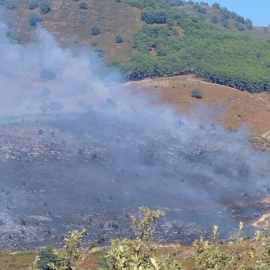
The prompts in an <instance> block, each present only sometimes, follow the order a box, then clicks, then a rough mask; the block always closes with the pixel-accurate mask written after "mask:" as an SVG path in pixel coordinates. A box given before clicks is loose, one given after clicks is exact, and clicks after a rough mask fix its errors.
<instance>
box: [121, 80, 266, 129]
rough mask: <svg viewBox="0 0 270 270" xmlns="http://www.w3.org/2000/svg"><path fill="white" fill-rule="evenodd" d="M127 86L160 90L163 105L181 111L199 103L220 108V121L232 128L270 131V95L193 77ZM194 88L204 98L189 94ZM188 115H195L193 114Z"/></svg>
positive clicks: (133, 83)
mask: <svg viewBox="0 0 270 270" xmlns="http://www.w3.org/2000/svg"><path fill="white" fill-rule="evenodd" d="M126 86H128V87H134V88H135V89H137V91H160V92H161V93H162V95H163V103H164V104H175V105H177V108H178V110H179V111H181V112H188V111H189V109H190V108H191V107H192V106H195V107H196V106H198V105H199V104H207V105H211V106H218V108H217V109H215V110H214V112H215V113H216V114H217V118H218V121H219V122H220V123H221V124H222V125H224V126H226V127H230V128H232V129H237V128H238V127H239V126H240V125H242V124H244V123H247V124H248V125H249V126H250V129H251V131H253V132H255V133H256V134H263V133H265V132H267V131H269V130H270V95H269V94H267V93H261V94H250V93H248V92H242V91H239V90H236V89H233V88H230V87H226V86H222V85H217V84H212V83H208V82H205V81H203V80H201V79H198V78H196V77H194V76H175V77H164V78H158V79H153V80H143V81H140V82H129V83H127V84H126ZM194 88H198V89H200V90H201V91H202V93H203V97H204V98H203V99H201V100H198V99H194V98H192V97H191V93H190V92H191V90H192V89H194ZM191 111H192V110H191ZM188 114H189V115H190V116H193V115H194V114H192V113H190V112H189V113H188ZM195 116H196V115H195ZM197 116H198V115H197Z"/></svg>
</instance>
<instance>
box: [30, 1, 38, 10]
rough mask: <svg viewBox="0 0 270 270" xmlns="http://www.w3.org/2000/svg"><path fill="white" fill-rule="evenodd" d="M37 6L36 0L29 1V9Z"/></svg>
mask: <svg viewBox="0 0 270 270" xmlns="http://www.w3.org/2000/svg"><path fill="white" fill-rule="evenodd" d="M37 7H38V2H36V1H33V2H30V3H29V5H28V8H29V9H35V8H37Z"/></svg>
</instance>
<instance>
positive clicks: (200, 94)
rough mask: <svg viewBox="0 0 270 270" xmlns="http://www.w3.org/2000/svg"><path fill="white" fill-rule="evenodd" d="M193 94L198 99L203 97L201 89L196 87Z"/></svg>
mask: <svg viewBox="0 0 270 270" xmlns="http://www.w3.org/2000/svg"><path fill="white" fill-rule="evenodd" d="M191 96H192V97H193V98H197V99H202V98H203V93H202V91H201V90H200V89H197V88H194V89H192V91H191Z"/></svg>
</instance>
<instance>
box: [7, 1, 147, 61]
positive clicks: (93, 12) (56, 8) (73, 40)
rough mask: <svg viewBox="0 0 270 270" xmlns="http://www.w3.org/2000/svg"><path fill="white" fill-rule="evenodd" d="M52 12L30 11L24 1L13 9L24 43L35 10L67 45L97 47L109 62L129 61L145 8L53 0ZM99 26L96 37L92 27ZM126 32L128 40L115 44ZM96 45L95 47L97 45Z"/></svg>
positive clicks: (52, 31) (107, 2) (106, 3)
mask: <svg viewBox="0 0 270 270" xmlns="http://www.w3.org/2000/svg"><path fill="white" fill-rule="evenodd" d="M50 2H51V12H49V13H48V14H46V15H42V14H41V13H40V10H39V8H37V9H35V10H29V8H28V1H22V2H21V4H20V5H19V7H18V8H17V10H15V11H12V12H13V17H14V21H15V26H16V29H17V30H16V34H17V35H18V36H19V38H20V39H21V41H22V43H27V42H29V41H30V40H31V36H32V35H33V31H34V29H35V27H31V26H30V25H29V16H30V14H31V13H36V14H39V15H40V16H41V17H42V18H43V26H44V27H45V28H46V29H48V30H49V32H51V33H52V34H53V35H54V36H56V38H57V40H58V41H59V42H60V43H61V44H63V45H64V46H68V47H70V46H71V47H72V46H83V47H90V48H91V47H92V48H93V49H95V47H97V48H99V49H102V50H104V51H105V52H106V54H105V57H106V59H107V60H109V61H113V60H118V61H121V62H127V61H128V60H129V57H130V55H131V52H132V50H133V49H132V42H131V39H132V36H133V34H134V33H135V32H136V31H138V30H139V29H140V28H141V26H142V25H143V22H142V21H141V10H139V9H137V8H132V7H130V6H128V5H126V4H124V3H117V2H116V1H115V0H103V1H99V0H84V1H80V2H75V1H73V0H51V1H50ZM81 2H86V3H87V5H88V9H87V10H82V9H80V8H79V4H80V3H81ZM94 25H98V26H99V27H100V29H101V34H99V35H96V36H92V35H91V29H92V27H93V26H94ZM117 33H119V34H121V35H122V37H123V39H124V42H123V43H121V44H116V43H115V35H116V34H117ZM93 44H94V45H95V46H93Z"/></svg>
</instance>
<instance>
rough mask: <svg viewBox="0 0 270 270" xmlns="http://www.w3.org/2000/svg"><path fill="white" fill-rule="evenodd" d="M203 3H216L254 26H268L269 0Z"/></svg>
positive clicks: (269, 20)
mask: <svg viewBox="0 0 270 270" xmlns="http://www.w3.org/2000/svg"><path fill="white" fill-rule="evenodd" d="M198 2H200V1H198ZM203 2H207V3H208V4H210V5H212V4H213V3H215V2H217V3H219V4H220V5H221V6H222V7H226V8H228V9H229V10H230V11H234V12H236V13H237V14H239V15H241V16H243V17H245V18H249V19H251V20H252V22H253V25H255V26H268V25H269V24H270V0H214V1H212V0H203Z"/></svg>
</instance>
